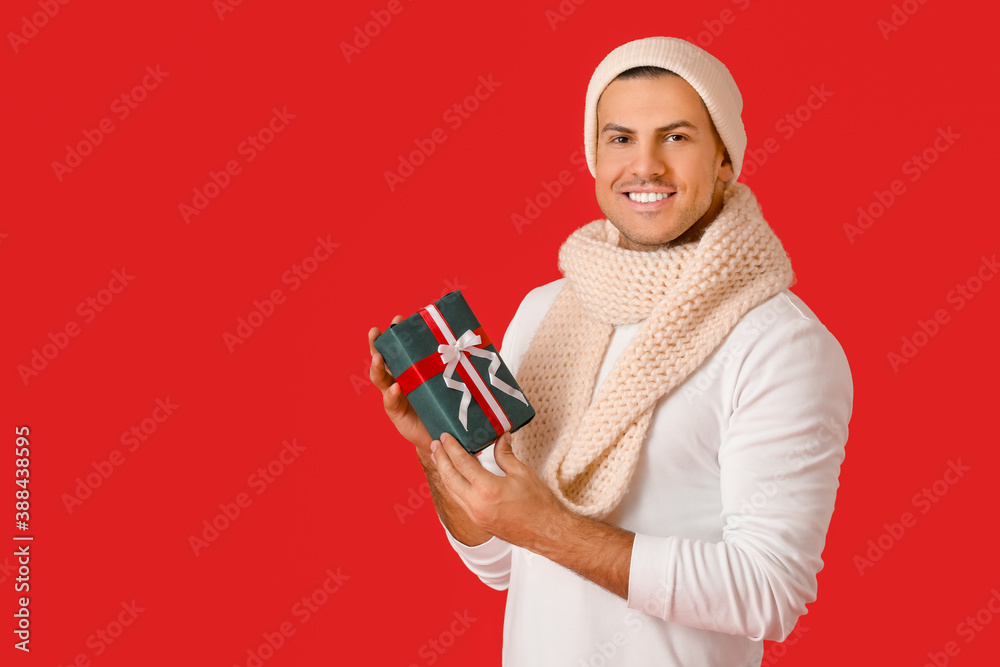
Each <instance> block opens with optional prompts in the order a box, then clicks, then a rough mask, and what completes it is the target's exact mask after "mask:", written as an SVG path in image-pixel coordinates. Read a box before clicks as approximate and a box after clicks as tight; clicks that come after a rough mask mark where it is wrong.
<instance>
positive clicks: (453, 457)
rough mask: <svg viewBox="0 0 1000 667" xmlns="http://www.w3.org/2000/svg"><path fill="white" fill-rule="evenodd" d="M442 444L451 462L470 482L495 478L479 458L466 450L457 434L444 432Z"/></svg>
mask: <svg viewBox="0 0 1000 667" xmlns="http://www.w3.org/2000/svg"><path fill="white" fill-rule="evenodd" d="M441 446H442V448H443V449H444V451H445V453H447V455H448V459H449V460H450V461H451V464H452V465H453V466H454V467H455V469H456V470H457V471H458V472H459V473H461V475H462V477H464V478H465V479H467V480H468V481H469V482H476V481H477V480H480V481H482V480H489V479H492V478H493V474H492V473H489V472H487V471H486V469H485V468H483V465H482V464H481V463H480V462H479V459H477V458H476V457H475V456H473V455H472V454H470V453H469V452H467V451H465V447H463V446H462V443H460V442H459V441H458V439H456V438H455V436H453V435H451V434H450V433H442V434H441ZM438 458H441V456H438Z"/></svg>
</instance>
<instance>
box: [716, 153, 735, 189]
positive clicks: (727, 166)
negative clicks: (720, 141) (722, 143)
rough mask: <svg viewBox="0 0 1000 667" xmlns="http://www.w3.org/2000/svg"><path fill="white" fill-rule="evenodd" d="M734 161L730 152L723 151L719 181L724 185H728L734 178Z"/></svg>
mask: <svg viewBox="0 0 1000 667" xmlns="http://www.w3.org/2000/svg"><path fill="white" fill-rule="evenodd" d="M733 173H735V172H734V170H733V161H732V160H731V159H730V157H729V151H728V150H727V149H725V148H723V149H722V163H721V164H720V165H719V175H718V179H719V180H720V181H722V182H723V183H728V182H729V181H731V180H732V178H733Z"/></svg>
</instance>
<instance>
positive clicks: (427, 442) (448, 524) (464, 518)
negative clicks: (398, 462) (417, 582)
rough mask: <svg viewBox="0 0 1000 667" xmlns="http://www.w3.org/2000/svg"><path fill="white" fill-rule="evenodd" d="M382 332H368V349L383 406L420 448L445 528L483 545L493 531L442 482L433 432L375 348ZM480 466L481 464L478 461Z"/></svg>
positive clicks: (374, 329) (399, 317)
mask: <svg viewBox="0 0 1000 667" xmlns="http://www.w3.org/2000/svg"><path fill="white" fill-rule="evenodd" d="M402 320H403V317H402V315H396V317H394V318H392V324H396V323H397V322H401V321H402ZM380 335H382V332H381V331H379V330H378V328H377V327H372V328H371V329H370V330H369V331H368V349H369V351H370V352H371V355H372V365H371V369H370V370H369V374H368V376H369V377H370V378H371V381H372V383H373V384H374V385H375V386H376V387H378V389H379V391H381V392H382V407H384V408H385V413H386V415H388V416H389V419H390V420H392V423H393V425H394V426H395V427H396V430H397V431H399V433H400V435H402V436H403V437H404V438H406V439H407V440H409V441H410V442H411V443H413V445H414V446H415V447H416V448H417V458H418V459H419V460H420V465H422V466H423V468H424V474H425V475H427V484H428V485H429V486H430V489H431V498H432V499H433V500H434V507H435V509H437V513H438V516H439V517H440V518H441V522H442V523H443V524H444V526H445V528H447V529H448V532H450V533H451V534H452V535H454V536H455V538H456V539H457V540H458V541H459V542H461V543H462V544H466V545H469V546H474V545H477V544H482V543H483V542H486V541H487V540H489V539H490V538H491V537H492V534H491V533H488V532H486V531H485V530H483V529H482V528H480V527H479V526H477V525H476V524H475V522H474V521H472V519H471V518H469V516H468V515H467V514H466V513H465V511H464V510H463V509H462V507H461V506H460V505H459V504H458V503H457V502H456V501H455V499H454V498H453V497H452V495H451V493H449V492H448V489H446V488H445V486H444V484H443V483H442V482H441V479H440V477H439V475H438V473H437V469H436V468H435V467H434V464H433V462H432V461H431V435H430V433H428V432H427V427H426V426H424V422H423V421H421V419H420V417H419V416H418V415H417V413H416V411H415V410H414V409H413V406H412V405H410V402H409V401H408V400H406V396H404V395H403V390H402V388H401V387H400V386H399V383H398V382H396V378H394V377H393V376H392V374H391V373H390V372H389V369H387V368H386V367H385V360H384V359H383V358H382V355H381V354H379V352H378V350H376V349H375V339H376V338H378V337H379V336H380ZM459 446H461V445H459ZM463 451H464V450H463ZM476 465H479V464H478V462H477V463H476ZM483 472H486V471H485V470H484V471H483ZM487 474H489V473H487Z"/></svg>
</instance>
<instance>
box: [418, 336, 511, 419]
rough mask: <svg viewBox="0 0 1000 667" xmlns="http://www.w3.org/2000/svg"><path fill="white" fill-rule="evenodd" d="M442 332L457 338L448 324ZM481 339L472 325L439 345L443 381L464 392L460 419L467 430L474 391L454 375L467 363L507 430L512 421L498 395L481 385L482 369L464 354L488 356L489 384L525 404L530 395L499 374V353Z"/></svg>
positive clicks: (459, 414)
mask: <svg viewBox="0 0 1000 667" xmlns="http://www.w3.org/2000/svg"><path fill="white" fill-rule="evenodd" d="M434 319H435V320H436V319H437V318H436V317H435V318H434ZM442 333H443V334H444V336H445V338H446V339H448V340H454V337H453V336H452V335H451V331H450V330H449V329H448V328H447V327H442ZM481 342H482V338H480V337H479V336H477V335H476V334H475V333H473V331H472V329H469V330H468V331H466V332H465V333H464V334H462V335H461V336H460V337H459V338H458V340H455V341H454V342H453V343H450V344H447V345H438V352H440V353H441V361H442V363H444V365H445V369H444V383H445V385H446V386H447V387H448V388H449V389H454V390H456V391H461V392H462V404H461V407H460V408H459V410H458V420H459V421H460V422H462V427H463V428H464V429H465V430H466V431H468V430H469V426H468V417H469V403H470V402H472V392H471V391H469V388H468V387H466V386H465V383H464V382H462V381H461V380H456V379H454V377H453V375H454V372H455V368H456V367H457V366H458V364H462V365H463V366H464V367H465V370H466V371H467V372H468V373H469V376H470V377H471V378H472V381H473V382H475V383H477V384H478V385H481V386H480V387H479V389H480V391H481V392H482V393H483V396H485V397H486V400H487V402H488V403H489V404H490V408H491V409H492V410H493V414H495V415H496V417H497V419H499V420H500V423H501V424H502V425H503V427H504V430H505V431H506V430H508V429H510V421H508V420H507V417H506V415H504V412H503V410H502V409H501V408H500V404H499V403H497V402H496V399H495V398H493V395H492V394H491V393H490V391H489V389H487V388H486V386H485V385H482V378H480V377H479V373H478V372H476V369H475V367H474V366H473V365H472V362H470V361H469V358H468V357H467V356H465V355H466V354H470V355H473V356H476V357H480V358H482V359H489V360H490V367H489V378H490V384H492V385H493V386H494V387H496V388H497V389H499V390H500V391H502V392H503V393H505V394H507V395H508V396H510V397H512V398H516V399H517V400H519V401H521V402H522V403H524V404H525V405H527V404H528V399H526V398H525V397H524V394H522V393H521V392H519V391H518V390H517V389H514V388H513V387H511V386H510V385H509V384H507V383H506V382H504V381H503V380H501V379H500V378H498V377H497V376H496V371H497V369H499V368H500V355H498V354H496V353H495V352H490V351H489V350H484V349H482V348H480V347H476V346H477V345H479V344H480V343H481Z"/></svg>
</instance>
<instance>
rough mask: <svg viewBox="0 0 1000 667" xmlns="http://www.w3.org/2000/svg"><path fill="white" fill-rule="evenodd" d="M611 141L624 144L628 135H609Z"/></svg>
mask: <svg viewBox="0 0 1000 667" xmlns="http://www.w3.org/2000/svg"><path fill="white" fill-rule="evenodd" d="M611 143H613V144H624V143H628V137H624V136H622V135H618V136H617V137H611Z"/></svg>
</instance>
